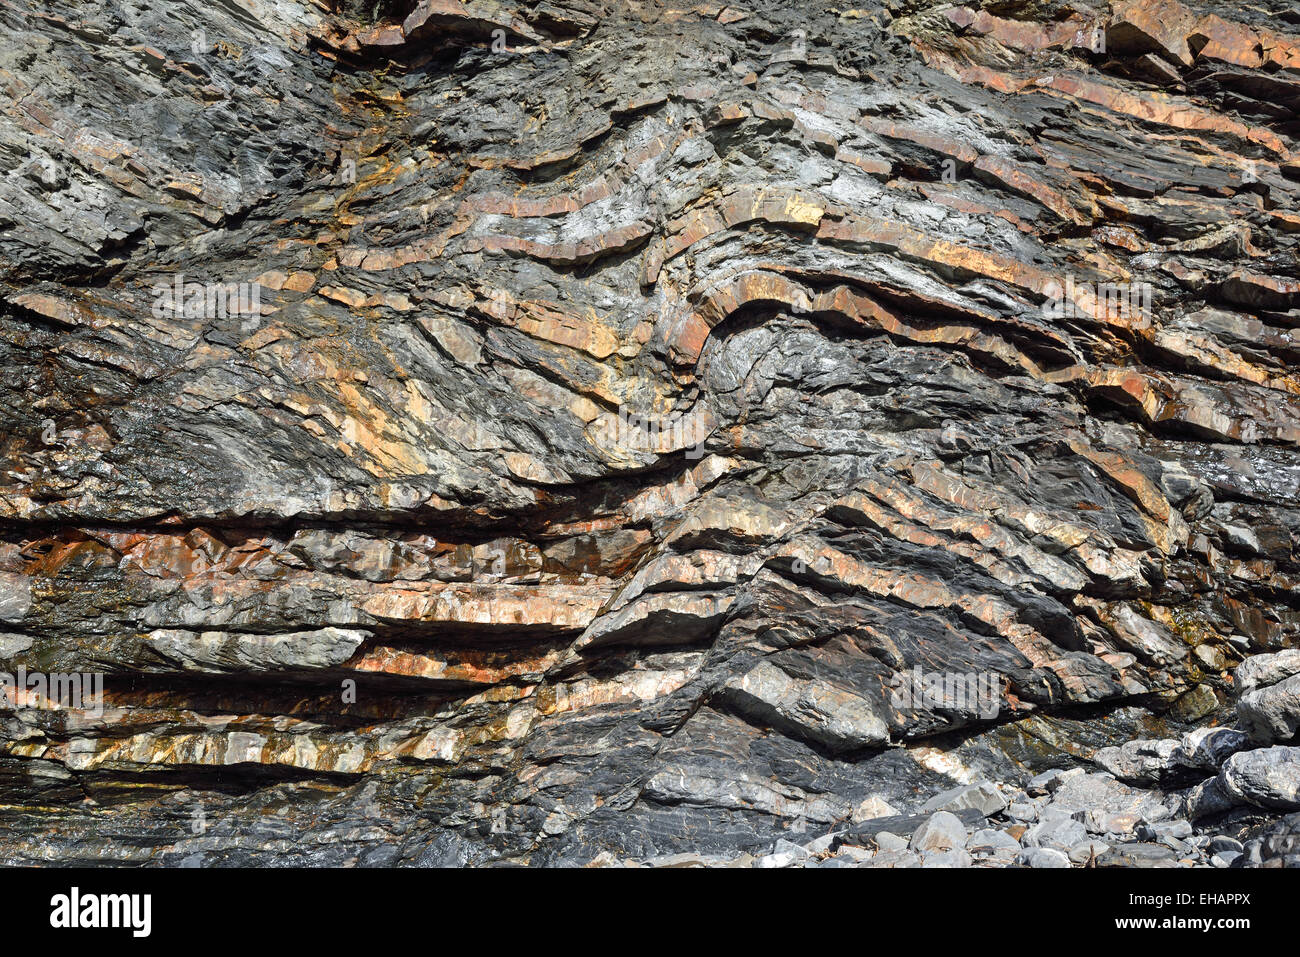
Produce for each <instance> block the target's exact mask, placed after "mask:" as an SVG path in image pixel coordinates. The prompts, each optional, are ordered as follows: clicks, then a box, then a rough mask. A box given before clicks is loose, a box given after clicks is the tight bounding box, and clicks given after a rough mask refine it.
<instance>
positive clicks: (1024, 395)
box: [0, 0, 1300, 865]
mask: <svg viewBox="0 0 1300 957" xmlns="http://www.w3.org/2000/svg"><path fill="white" fill-rule="evenodd" d="M363 7H364V8H367V9H363ZM0 24H2V25H3V28H4V31H5V35H6V37H7V38H8V42H7V43H6V44H5V47H4V50H3V51H0V81H2V82H3V95H2V96H0V157H2V158H3V160H2V161H3V176H0V220H2V223H0V230H2V232H0V367H2V368H3V369H4V375H3V377H2V378H0V408H3V412H4V421H5V423H6V427H5V429H4V432H3V435H0V443H2V447H3V460H2V461H3V475H0V670H3V671H4V672H6V673H15V674H16V673H18V672H19V671H20V669H21V670H22V672H23V673H26V674H42V675H55V674H63V675H82V674H96V675H102V676H103V690H102V695H101V696H100V700H99V701H98V702H96V704H97V706H95V707H91V706H89V705H88V703H87V702H85V701H83V702H81V703H80V705H81V706H79V707H78V706H74V705H73V704H69V703H67V702H66V701H64V700H61V699H57V698H52V697H49V696H45V697H34V696H32V695H26V694H17V693H15V696H14V697H15V700H14V701H13V702H12V703H13V704H14V705H15V706H14V707H12V708H7V709H4V710H0V861H3V862H5V863H38V862H39V863H47V862H62V863H125V862H130V863H154V864H168V865H177V864H194V863H200V864H222V863H251V864H271V863H299V864H340V863H358V864H363V865H380V864H437V863H444V864H465V863H469V864H483V863H490V862H499V861H516V862H523V863H530V864H541V865H544V864H585V863H588V862H590V861H592V860H594V859H598V858H599V859H602V860H605V859H616V860H627V859H638V860H646V859H661V858H665V857H667V856H669V855H673V854H677V853H681V852H692V853H703V854H713V855H716V856H718V857H719V859H723V858H728V859H729V858H734V857H735V856H737V855H740V854H762V853H767V852H768V851H769V850H770V849H771V847H772V846H773V842H774V841H776V840H778V839H783V838H784V837H786V836H787V835H789V834H792V833H804V832H806V831H808V829H809V828H812V829H814V830H818V831H819V832H827V833H829V832H830V831H831V830H832V829H833V828H835V827H838V826H840V825H841V824H843V823H844V822H848V821H851V819H852V818H853V815H854V814H855V809H857V808H859V807H860V806H861V805H862V804H863V802H865V801H868V800H879V801H881V802H886V803H887V804H889V805H892V807H893V808H894V809H896V810H897V811H898V812H900V813H903V814H913V813H916V812H919V811H920V809H921V807H922V806H923V805H924V804H925V803H926V802H927V801H928V800H929V799H930V798H932V797H933V796H935V795H936V794H939V793H941V792H946V791H948V790H950V789H951V788H952V787H953V786H954V785H960V784H967V783H970V782H972V781H975V780H977V779H985V778H992V779H997V780H1016V781H1022V782H1023V781H1025V780H1028V779H1029V778H1030V777H1032V776H1033V775H1034V774H1037V773H1038V772H1041V771H1043V770H1044V769H1046V768H1051V767H1060V766H1063V765H1069V764H1080V763H1084V762H1089V761H1092V760H1093V759H1094V758H1096V759H1097V760H1098V761H1099V762H1100V763H1101V764H1102V765H1103V766H1104V767H1106V768H1107V770H1109V771H1110V772H1111V773H1113V774H1114V775H1116V776H1118V777H1120V778H1121V779H1123V780H1126V781H1130V782H1131V783H1141V784H1142V785H1143V786H1146V787H1151V788H1155V789H1157V790H1159V789H1161V788H1173V789H1186V788H1189V787H1202V788H1204V787H1208V785H1207V784H1206V782H1208V781H1219V778H1218V777H1216V775H1219V774H1221V773H1222V774H1223V775H1224V777H1223V779H1222V781H1221V782H1220V784H1219V785H1217V787H1219V788H1220V791H1221V793H1220V794H1219V797H1221V798H1222V802H1220V803H1221V807H1220V808H1219V810H1220V811H1222V810H1223V809H1224V808H1228V807H1232V806H1235V805H1239V804H1242V803H1246V804H1251V805H1252V806H1254V807H1256V808H1257V809H1258V810H1260V811H1261V813H1264V814H1265V815H1266V816H1267V815H1268V814H1272V815H1273V816H1277V813H1278V812H1280V811H1281V810H1283V809H1286V808H1291V807H1295V806H1296V804H1295V803H1294V802H1293V800H1292V798H1293V797H1294V793H1295V786H1294V781H1292V780H1291V777H1293V776H1294V775H1293V774H1292V771H1293V770H1294V765H1293V763H1291V762H1292V757H1291V753H1290V752H1291V750H1292V749H1291V748H1290V747H1289V746H1288V745H1287V744H1286V741H1287V739H1289V738H1290V737H1291V736H1293V735H1294V733H1295V730H1296V720H1295V719H1296V710H1295V708H1294V702H1295V700H1296V697H1295V695H1296V692H1295V689H1294V687H1293V685H1294V680H1295V678H1296V676H1297V675H1298V674H1300V665H1295V664H1294V662H1292V659H1291V658H1289V657H1287V658H1285V659H1281V658H1275V659H1274V663H1273V664H1272V665H1269V666H1268V668H1271V669H1272V670H1268V671H1267V672H1266V671H1264V670H1250V669H1252V668H1253V669H1262V668H1263V667H1264V666H1263V665H1256V666H1247V665H1243V666H1242V667H1241V669H1237V671H1236V682H1237V685H1239V686H1241V687H1242V688H1245V687H1246V686H1247V683H1248V680H1249V683H1250V685H1251V687H1252V689H1254V690H1250V691H1248V692H1247V693H1245V694H1244V695H1242V696H1241V698H1240V701H1239V702H1238V701H1237V700H1236V693H1235V692H1234V675H1233V672H1234V669H1236V667H1237V665H1238V663H1239V662H1241V661H1242V659H1243V658H1246V657H1247V656H1250V655H1261V656H1264V655H1271V654H1273V653H1277V652H1280V653H1281V654H1282V655H1284V656H1285V655H1293V654H1294V653H1295V652H1294V649H1293V646H1294V645H1295V644H1296V637H1297V633H1298V632H1300V611H1297V607H1298V606H1297V601H1296V594H1297V586H1298V583H1300V564H1298V563H1297V556H1296V553H1295V546H1296V535H1297V531H1298V530H1300V511H1298V510H1297V506H1296V502H1297V493H1298V492H1300V455H1298V454H1297V444H1298V443H1300V378H1297V375H1296V371H1295V370H1296V363H1297V357H1298V356H1300V348H1298V346H1297V342H1296V338H1295V337H1296V329H1297V328H1300V260H1298V259H1297V248H1298V244H1300V127H1297V124H1296V108H1297V105H1300V16H1298V15H1297V13H1296V11H1295V9H1294V7H1293V6H1292V5H1291V4H1290V3H1289V0H1258V2H1256V3H1254V4H1252V5H1250V6H1249V7H1242V6H1240V5H1236V4H1227V3H1223V2H1221V0H1186V2H1175V0H1122V2H1121V0H1116V2H1102V0H1064V2H1055V0H1053V2H1050V3H1046V4H1027V3H1018V2H1011V3H1000V4H996V5H993V4H978V3H971V4H967V5H952V4H938V3H930V2H927V0H887V2H868V3H866V4H864V5H861V6H858V7H855V8H854V9H851V10H849V9H840V8H838V7H834V8H833V7H830V6H819V5H816V4H813V5H811V6H810V5H807V4H787V3H779V2H767V0H759V2H756V3H751V4H741V5H727V4H717V3H710V2H704V3H699V4H690V3H687V4H682V5H679V6H673V5H671V4H668V3H661V2H657V0H649V2H636V3H624V2H613V0H545V2H529V0H519V2H491V3H489V2H486V0H465V2H460V0H409V2H401V0H393V2H382V3H380V4H378V5H375V6H374V7H373V8H371V5H369V4H360V3H354V2H350V0H349V2H338V3H327V2H325V0H257V2H253V0H233V2H230V3H226V4H221V5H209V4H202V3H194V2H189V0H177V2H174V3H171V4H168V5H167V7H166V9H165V10H162V9H153V8H149V7H147V6H141V5H138V4H129V3H124V2H121V0H87V2H83V3H79V4H76V5H75V6H73V7H71V8H67V9H64V8H58V9H54V8H51V7H50V5H48V4H44V3H40V2H38V0H12V2H7V3H5V4H3V5H0ZM1253 660H1256V661H1258V660H1260V659H1258V658H1256V659H1253ZM1279 662H1282V663H1279ZM1286 662H1291V663H1290V664H1287V663H1286ZM1256 686H1257V687H1256ZM1234 707H1235V708H1237V709H1238V712H1239V716H1240V717H1241V719H1242V721H1243V724H1242V726H1241V730H1240V732H1237V731H1232V730H1231V729H1230V728H1228V727H1227V726H1228V725H1231V724H1232V723H1233V720H1234V717H1233V715H1232V710H1233V708H1234ZM1205 728H1217V729H1218V730H1217V731H1211V732H1208V733H1207V732H1205V731H1203V730H1201V731H1198V730H1197V729H1205ZM1229 732H1231V733H1230V734H1229ZM1224 734H1228V738H1227V739H1223V740H1221V738H1222V736H1223V735H1224ZM1238 734H1239V735H1246V736H1248V737H1249V738H1250V741H1251V745H1252V746H1251V747H1250V748H1239V747H1237V745H1238V744H1240V741H1238V739H1237V738H1236V737H1233V735H1238ZM1196 735H1200V737H1196ZM1209 735H1214V736H1215V737H1214V739H1213V741H1211V740H1210V737H1209ZM1149 739H1167V740H1168V741H1170V742H1176V743H1175V744H1171V745H1168V746H1165V745H1158V746H1157V745H1153V744H1150V743H1149ZM1134 742H1136V743H1134ZM1261 745H1268V747H1266V748H1265V747H1260V746H1261ZM1106 748H1116V749H1118V750H1117V751H1115V752H1110V751H1106V752H1105V753H1104V754H1103V755H1100V756H1099V752H1102V751H1103V749H1106ZM1144 749H1145V750H1144ZM1152 749H1154V750H1152ZM1238 752H1239V753H1238ZM1229 754H1231V755H1232V756H1231V757H1229V756H1228V755H1229ZM1221 767H1222V768H1223V769H1224V770H1223V771H1222V772H1221V771H1220V768H1221ZM1279 768H1281V769H1282V770H1281V771H1279V770H1278V769H1279ZM1278 774H1281V775H1283V777H1285V776H1286V775H1291V777H1286V780H1285V781H1283V780H1282V778H1277V781H1276V782H1275V781H1274V778H1275V777H1276V776H1277V775H1278ZM1261 782H1265V784H1267V787H1265V784H1261ZM1269 782H1273V783H1269ZM1278 782H1280V783H1278ZM1275 783H1276V784H1277V787H1274V784H1275ZM1284 785H1285V786H1284ZM1268 788H1273V790H1274V791H1277V792H1279V793H1280V791H1281V790H1286V792H1287V794H1288V795H1290V796H1289V797H1286V798H1285V799H1284V800H1275V799H1273V798H1271V797H1268V795H1267V794H1266V793H1265V792H1266V791H1268ZM1288 789H1289V790H1288ZM1216 793H1218V792H1216ZM1272 793H1273V792H1271V791H1269V792H1268V794H1272ZM1162 806H1163V805H1162ZM954 840H955V839H954ZM982 840H983V839H982ZM987 840H988V841H994V840H995V839H994V838H987ZM980 846H983V845H980ZM989 847H993V844H989ZM898 850H899V853H902V852H903V851H904V850H906V848H901V849H898ZM948 850H951V851H954V852H956V851H960V852H961V854H965V853H966V852H965V851H964V850H962V849H961V848H960V847H952V848H948ZM990 853H992V852H991V851H990ZM1135 853H1136V852H1135ZM957 856H960V855H957ZM1040 856H1041V855H1040ZM1049 857H1050V855H1049ZM1052 860H1053V861H1054V860H1055V858H1052Z"/></svg>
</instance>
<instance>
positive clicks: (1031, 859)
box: [1016, 847, 1070, 868]
mask: <svg viewBox="0 0 1300 957" xmlns="http://www.w3.org/2000/svg"><path fill="white" fill-rule="evenodd" d="M1016 863H1017V864H1023V865H1024V866H1025V867H1035V868H1037V867H1069V866H1070V859H1069V858H1068V857H1066V856H1065V855H1064V854H1062V853H1061V852H1060V851H1058V850H1056V849H1055V848H1051V847H1028V848H1025V850H1023V851H1021V852H1020V854H1019V856H1017V857H1016Z"/></svg>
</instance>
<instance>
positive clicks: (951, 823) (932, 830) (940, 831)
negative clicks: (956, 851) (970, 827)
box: [908, 811, 967, 851]
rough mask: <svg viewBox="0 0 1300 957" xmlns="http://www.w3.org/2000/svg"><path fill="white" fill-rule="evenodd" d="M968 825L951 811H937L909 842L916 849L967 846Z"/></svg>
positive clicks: (931, 849) (938, 849) (940, 849)
mask: <svg viewBox="0 0 1300 957" xmlns="http://www.w3.org/2000/svg"><path fill="white" fill-rule="evenodd" d="M966 836H967V835H966V825H965V824H963V823H962V822H961V820H960V819H959V818H958V817H957V815H955V814H953V813H952V812H950V811H937V812H935V813H934V814H932V815H930V819H929V820H928V821H926V822H925V823H924V824H922V825H921V826H920V827H918V828H917V829H916V831H915V832H914V833H913V834H912V840H911V842H910V843H909V844H908V847H910V848H911V849H912V850H914V851H943V850H949V849H952V848H964V847H965V846H966Z"/></svg>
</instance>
